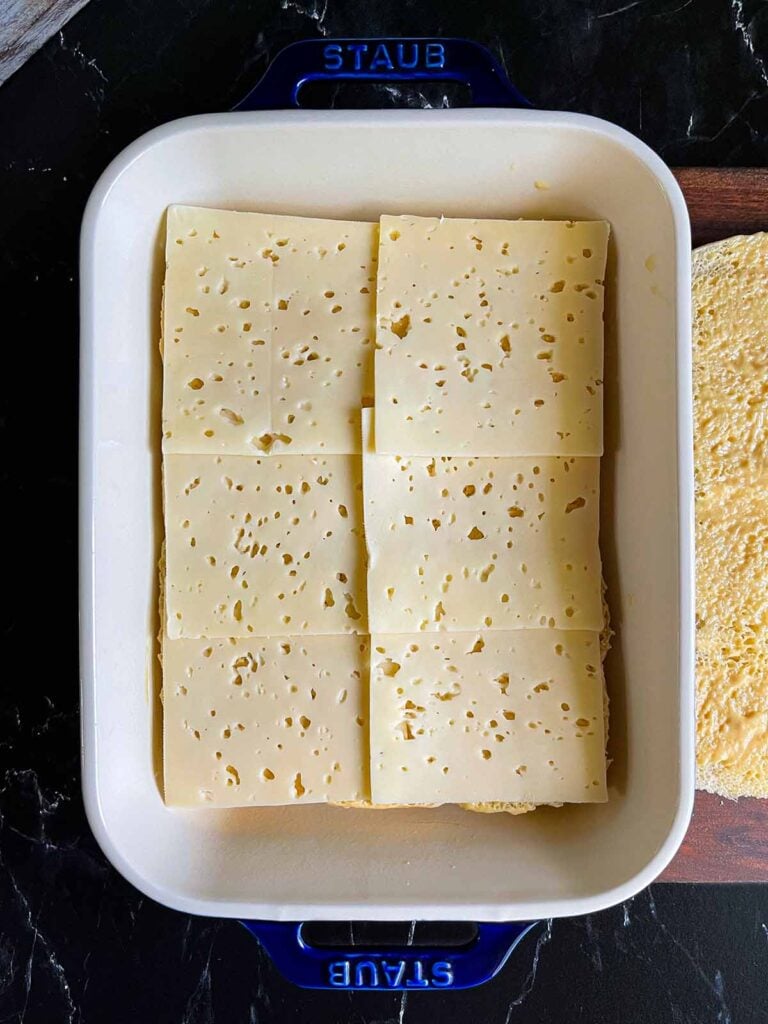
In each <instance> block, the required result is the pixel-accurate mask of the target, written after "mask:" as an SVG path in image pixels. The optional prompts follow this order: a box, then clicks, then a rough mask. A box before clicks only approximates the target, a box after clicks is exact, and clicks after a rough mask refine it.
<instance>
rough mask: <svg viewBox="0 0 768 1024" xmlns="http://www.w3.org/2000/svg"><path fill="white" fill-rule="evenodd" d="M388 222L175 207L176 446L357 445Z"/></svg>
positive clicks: (172, 449) (170, 413)
mask: <svg viewBox="0 0 768 1024" xmlns="http://www.w3.org/2000/svg"><path fill="white" fill-rule="evenodd" d="M377 240H378V226H377V225H376V224H368V223H357V222H348V221H333V220H313V219H309V218H303V217H282V216H276V215H272V214H258V213H235V212H233V211H230V210H210V209H203V208H198V207H187V206H172V207H170V208H169V210H168V224H167V245H166V263H167V266H166V278H165V292H164V316H163V325H164V326H163V339H164V342H163V352H164V395H163V450H164V451H165V452H168V453H214V452H215V453H226V454H231V455H251V454H259V453H263V452H269V451H273V450H274V451H289V452H291V453H297V454H305V453H336V454H345V453H357V452H359V451H360V406H361V405H362V404H363V403H364V402H367V401H371V396H372V394H373V355H374V351H373V350H374V335H375V283H374V282H375V280H376V255H377Z"/></svg>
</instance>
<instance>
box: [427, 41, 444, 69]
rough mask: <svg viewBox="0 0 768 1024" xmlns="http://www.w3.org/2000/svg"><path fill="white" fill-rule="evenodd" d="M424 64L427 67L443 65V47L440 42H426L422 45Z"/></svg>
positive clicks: (440, 66)
mask: <svg viewBox="0 0 768 1024" xmlns="http://www.w3.org/2000/svg"><path fill="white" fill-rule="evenodd" d="M424 64H425V66H426V67H428V68H442V67H445V47H444V46H443V44H442V43H427V45H426V46H425V47H424Z"/></svg>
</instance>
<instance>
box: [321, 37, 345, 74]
mask: <svg viewBox="0 0 768 1024" xmlns="http://www.w3.org/2000/svg"><path fill="white" fill-rule="evenodd" d="M323 60H324V62H325V64H324V67H325V70H326V71H338V70H339V68H340V67H342V65H343V64H344V58H343V57H342V55H341V46H340V45H339V44H338V43H328V45H327V46H326V47H325V49H324V50H323Z"/></svg>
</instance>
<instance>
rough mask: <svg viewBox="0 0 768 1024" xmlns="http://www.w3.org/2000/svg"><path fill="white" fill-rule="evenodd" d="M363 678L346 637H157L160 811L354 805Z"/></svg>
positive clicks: (357, 648)
mask: <svg viewBox="0 0 768 1024" xmlns="http://www.w3.org/2000/svg"><path fill="white" fill-rule="evenodd" d="M367 672H368V641H367V639H365V638H363V637H357V636H323V637H321V636H314V637H285V638H282V639H277V638H269V639H267V638H264V637H258V638H257V637H252V638H249V639H241V640H232V639H220V640H203V639H199V640H168V639H165V641H164V643H163V677H164V682H163V710H164V718H163V721H164V747H165V756H164V763H165V801H166V803H168V804H170V805H177V806H183V807H217V806H218V807H223V806H230V807H232V806H248V805H251V806H253V805H267V804H295V803H318V802H321V801H326V800H331V801H334V800H360V799H364V798H365V797H366V796H367V793H368V769H367V765H366V754H367V749H368V739H367V729H368V685H367Z"/></svg>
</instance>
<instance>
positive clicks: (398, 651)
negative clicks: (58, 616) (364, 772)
mask: <svg viewBox="0 0 768 1024" xmlns="http://www.w3.org/2000/svg"><path fill="white" fill-rule="evenodd" d="M605 774H606V762H605V739H604V726H603V679H602V668H601V662H600V642H599V637H598V636H597V634H596V633H588V632H576V631H571V632H560V631H557V630H517V631H513V632H507V633H501V632H497V633H493V632H491V633H443V634H439V635H432V636H424V634H422V633H413V634H409V635H389V636H382V635H377V634H374V635H373V636H372V637H371V796H372V799H373V801H374V802H375V803H413V802H416V801H425V802H432V803H491V802H495V801H504V802H510V801H512V802H516V803H530V804H541V803H561V802H562V803H567V802H575V803H581V802H585V803H593V802H601V801H604V800H605V799H606V778H605Z"/></svg>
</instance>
